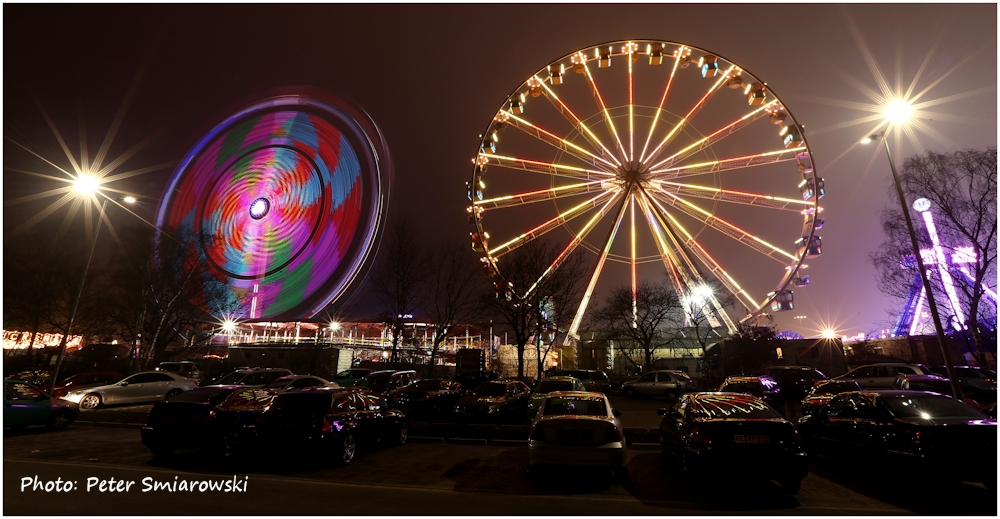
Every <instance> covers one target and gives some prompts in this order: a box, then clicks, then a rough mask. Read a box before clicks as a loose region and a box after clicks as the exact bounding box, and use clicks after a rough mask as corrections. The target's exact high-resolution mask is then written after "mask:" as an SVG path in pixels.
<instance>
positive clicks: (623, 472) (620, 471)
mask: <svg viewBox="0 0 1000 519" xmlns="http://www.w3.org/2000/svg"><path fill="white" fill-rule="evenodd" d="M612 477H614V480H615V483H618V484H620V485H624V484H625V483H627V482H628V467H615V469H614V471H613V472H612Z"/></svg>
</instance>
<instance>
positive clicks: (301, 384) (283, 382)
mask: <svg viewBox="0 0 1000 519" xmlns="http://www.w3.org/2000/svg"><path fill="white" fill-rule="evenodd" d="M264 387H265V388H267V389H272V390H274V392H275V393H284V392H285V391H293V390H298V389H312V388H314V387H340V386H339V385H338V384H334V383H333V382H330V381H329V380H327V379H325V378H320V377H314V376H312V375H287V376H284V377H279V378H276V379H274V380H272V381H271V382H268V383H267V385H265V386H264Z"/></svg>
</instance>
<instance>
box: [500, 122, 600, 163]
mask: <svg viewBox="0 0 1000 519" xmlns="http://www.w3.org/2000/svg"><path fill="white" fill-rule="evenodd" d="M501 114H504V115H503V117H505V120H504V122H506V123H507V124H509V125H510V126H513V127H514V128H517V129H518V130H520V131H521V132H524V133H525V134H527V135H530V136H532V137H534V138H535V139H538V140H540V141H542V142H544V143H546V144H548V145H549V146H552V147H554V148H556V149H558V150H560V151H563V152H565V153H567V154H569V155H572V156H574V157H576V158H578V159H580V160H582V161H584V162H586V163H588V164H591V165H593V166H594V167H598V168H600V167H603V166H606V167H608V168H612V169H614V168H615V167H616V166H615V164H612V163H611V162H609V161H608V160H606V159H605V158H604V157H599V156H597V155H594V154H593V153H591V152H589V151H587V150H585V149H583V148H581V147H580V146H577V145H576V144H573V143H572V142H570V141H568V140H566V139H565V138H564V137H559V136H558V135H555V134H554V133H552V132H549V131H547V130H544V129H542V128H541V127H539V126H536V125H534V124H532V123H531V122H529V121H527V120H526V119H523V118H521V117H518V116H516V115H513V114H510V113H507V112H501Z"/></svg>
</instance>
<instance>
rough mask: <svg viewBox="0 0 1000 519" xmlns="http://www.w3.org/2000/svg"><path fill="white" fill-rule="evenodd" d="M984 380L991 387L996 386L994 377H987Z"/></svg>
mask: <svg viewBox="0 0 1000 519" xmlns="http://www.w3.org/2000/svg"><path fill="white" fill-rule="evenodd" d="M984 380H986V383H987V384H989V385H991V386H993V387H997V380H996V379H995V378H987V379H984Z"/></svg>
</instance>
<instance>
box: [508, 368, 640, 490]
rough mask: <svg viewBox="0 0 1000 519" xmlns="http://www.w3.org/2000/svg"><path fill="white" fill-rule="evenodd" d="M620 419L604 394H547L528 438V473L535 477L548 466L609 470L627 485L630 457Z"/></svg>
mask: <svg viewBox="0 0 1000 519" xmlns="http://www.w3.org/2000/svg"><path fill="white" fill-rule="evenodd" d="M543 381H544V379H543ZM619 416H621V413H619V412H618V411H617V410H615V409H614V408H612V407H611V402H610V401H609V400H608V398H607V397H606V396H605V395H604V393H597V392H592V391H556V392H552V393H547V394H546V395H545V397H544V399H543V400H542V403H541V405H540V406H539V409H538V413H537V414H536V415H535V417H534V419H533V421H532V423H531V432H530V433H529V434H528V467H529V470H531V471H532V473H533V475H534V474H537V472H538V469H539V468H541V467H543V466H547V465H564V466H565V465H569V466H596V467H608V468H610V469H612V470H613V474H614V477H615V479H616V480H617V481H618V482H621V483H624V482H625V480H626V479H627V477H628V466H627V463H628V456H627V455H626V445H625V433H624V431H625V430H624V429H623V428H622V424H621V422H620V421H619V420H618V417H619Z"/></svg>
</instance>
